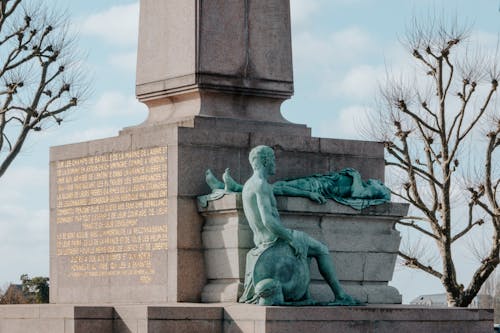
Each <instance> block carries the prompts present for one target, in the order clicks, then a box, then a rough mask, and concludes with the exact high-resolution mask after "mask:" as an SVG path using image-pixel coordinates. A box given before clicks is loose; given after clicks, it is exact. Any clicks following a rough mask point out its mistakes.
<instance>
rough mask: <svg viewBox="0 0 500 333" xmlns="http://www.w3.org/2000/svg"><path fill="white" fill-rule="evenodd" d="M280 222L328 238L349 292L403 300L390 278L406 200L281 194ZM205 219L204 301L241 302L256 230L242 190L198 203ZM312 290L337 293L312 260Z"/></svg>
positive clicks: (328, 296)
mask: <svg viewBox="0 0 500 333" xmlns="http://www.w3.org/2000/svg"><path fill="white" fill-rule="evenodd" d="M277 201H278V210H279V212H280V217H281V221H282V223H283V224H284V225H285V226H286V227H288V228H292V229H296V230H301V231H304V232H306V233H308V234H309V235H311V236H313V237H314V238H316V239H318V240H320V241H321V242H323V243H325V244H326V245H327V246H328V248H329V249H330V252H331V256H332V260H333V262H334V264H335V267H336V270H337V274H338V277H339V280H340V282H341V283H342V285H343V287H344V288H345V289H346V291H347V292H348V293H349V294H351V295H353V296H355V297H356V298H358V299H359V300H361V301H363V302H367V303H371V304H383V303H385V304H394V303H401V295H400V294H399V292H398V291H397V290H396V289H395V288H394V287H391V286H388V282H389V281H390V280H391V279H392V275H393V272H394V265H395V262H396V258H397V253H398V249H399V243H400V240H401V238H400V236H399V232H398V231H397V230H396V229H395V228H394V225H395V223H396V221H397V220H398V219H400V218H401V217H402V216H404V215H405V214H406V213H407V210H408V205H407V204H396V203H387V204H384V205H379V206H372V207H369V208H366V209H363V210H362V211H357V210H355V209H352V208H350V207H347V206H343V205H340V204H338V203H336V202H334V201H331V200H329V201H328V202H327V203H326V204H325V205H318V204H316V203H314V202H312V201H310V200H309V199H306V198H296V197H295V198H294V197H280V196H278V197H277ZM200 212H201V214H202V215H203V216H204V218H205V225H204V227H203V234H202V239H203V246H204V248H205V265H206V268H207V271H206V273H207V279H208V284H207V285H206V286H205V288H204V289H203V293H202V301H203V302H237V300H238V297H239V296H240V295H241V291H242V287H243V286H242V283H243V281H244V276H245V260H246V254H247V252H248V250H249V249H250V248H252V247H253V246H254V245H253V241H252V232H251V230H250V228H249V226H248V222H247V221H246V219H245V215H244V213H243V209H242V203H241V195H240V194H231V195H226V196H224V197H223V198H221V199H219V200H216V201H212V202H210V203H209V205H208V207H206V208H203V207H200ZM311 268H312V274H311V278H312V281H311V286H310V290H311V295H312V297H313V299H315V300H317V301H331V300H332V299H333V294H332V292H331V290H330V288H329V287H328V285H327V284H326V283H325V282H324V281H323V278H322V277H321V275H320V274H319V271H318V269H317V266H316V263H315V262H313V264H312V265H311Z"/></svg>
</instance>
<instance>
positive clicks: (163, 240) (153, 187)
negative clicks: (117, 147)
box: [55, 147, 167, 284]
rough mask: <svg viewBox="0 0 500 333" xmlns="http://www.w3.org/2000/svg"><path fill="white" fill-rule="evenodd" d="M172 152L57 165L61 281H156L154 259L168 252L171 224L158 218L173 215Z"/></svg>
mask: <svg viewBox="0 0 500 333" xmlns="http://www.w3.org/2000/svg"><path fill="white" fill-rule="evenodd" d="M166 152H167V148H166V147H156V148H148V149H140V150H135V151H126V152H113V153H107V154H102V155H96V156H88V157H83V158H76V159H69V160H62V161H57V162H56V165H55V168H56V169H55V174H56V193H57V195H56V210H55V223H56V225H57V226H56V234H55V239H56V246H55V248H56V256H57V260H58V261H60V262H63V263H64V265H62V266H61V265H60V268H59V277H60V278H63V279H64V280H66V281H68V279H69V280H74V282H77V281H78V280H79V279H81V278H103V277H116V278H119V277H128V278H133V279H134V280H135V279H137V282H139V283H142V284H148V283H150V282H151V281H152V279H153V276H154V274H155V267H154V264H153V261H154V260H153V258H154V257H155V254H156V253H157V252H158V251H165V250H167V224H166V222H165V221H164V219H161V218H158V217H161V216H165V215H166V213H167V163H166ZM61 267H65V269H63V270H62V271H61ZM132 281H133V280H132Z"/></svg>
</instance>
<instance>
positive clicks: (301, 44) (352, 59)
mask: <svg viewBox="0 0 500 333" xmlns="http://www.w3.org/2000/svg"><path fill="white" fill-rule="evenodd" d="M373 44H374V43H373V38H372V36H370V34H369V33H368V32H367V31H364V30H363V29H361V28H359V27H355V26H353V27H349V28H346V29H343V30H339V31H335V32H333V33H331V34H330V35H329V36H326V37H324V36H323V37H322V36H318V35H315V34H311V33H309V32H302V33H299V34H297V35H295V37H294V41H293V45H294V57H295V58H296V63H297V65H298V66H299V67H316V68H318V69H319V68H320V67H323V69H324V67H325V66H326V67H343V66H344V65H345V64H352V63H356V62H358V61H359V59H361V58H363V57H366V56H367V55H368V54H370V52H371V50H373V49H374V47H373Z"/></svg>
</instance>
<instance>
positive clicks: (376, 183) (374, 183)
mask: <svg viewBox="0 0 500 333" xmlns="http://www.w3.org/2000/svg"><path fill="white" fill-rule="evenodd" d="M366 185H367V187H366V188H367V190H369V197H370V198H373V199H386V200H390V199H391V190H390V189H389V188H388V187H387V186H385V185H384V183H382V182H381V181H380V180H378V179H368V181H367V182H366Z"/></svg>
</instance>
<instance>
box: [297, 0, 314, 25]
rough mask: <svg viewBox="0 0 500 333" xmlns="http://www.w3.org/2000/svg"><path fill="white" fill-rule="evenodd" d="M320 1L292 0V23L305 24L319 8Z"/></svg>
mask: <svg viewBox="0 0 500 333" xmlns="http://www.w3.org/2000/svg"><path fill="white" fill-rule="evenodd" d="M319 8H320V3H319V1H318V0H291V1H290V12H291V16H292V24H293V25H296V24H303V23H305V22H307V21H308V20H310V19H311V17H312V16H313V15H314V14H315V13H316V12H317V11H318V10H319Z"/></svg>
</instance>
